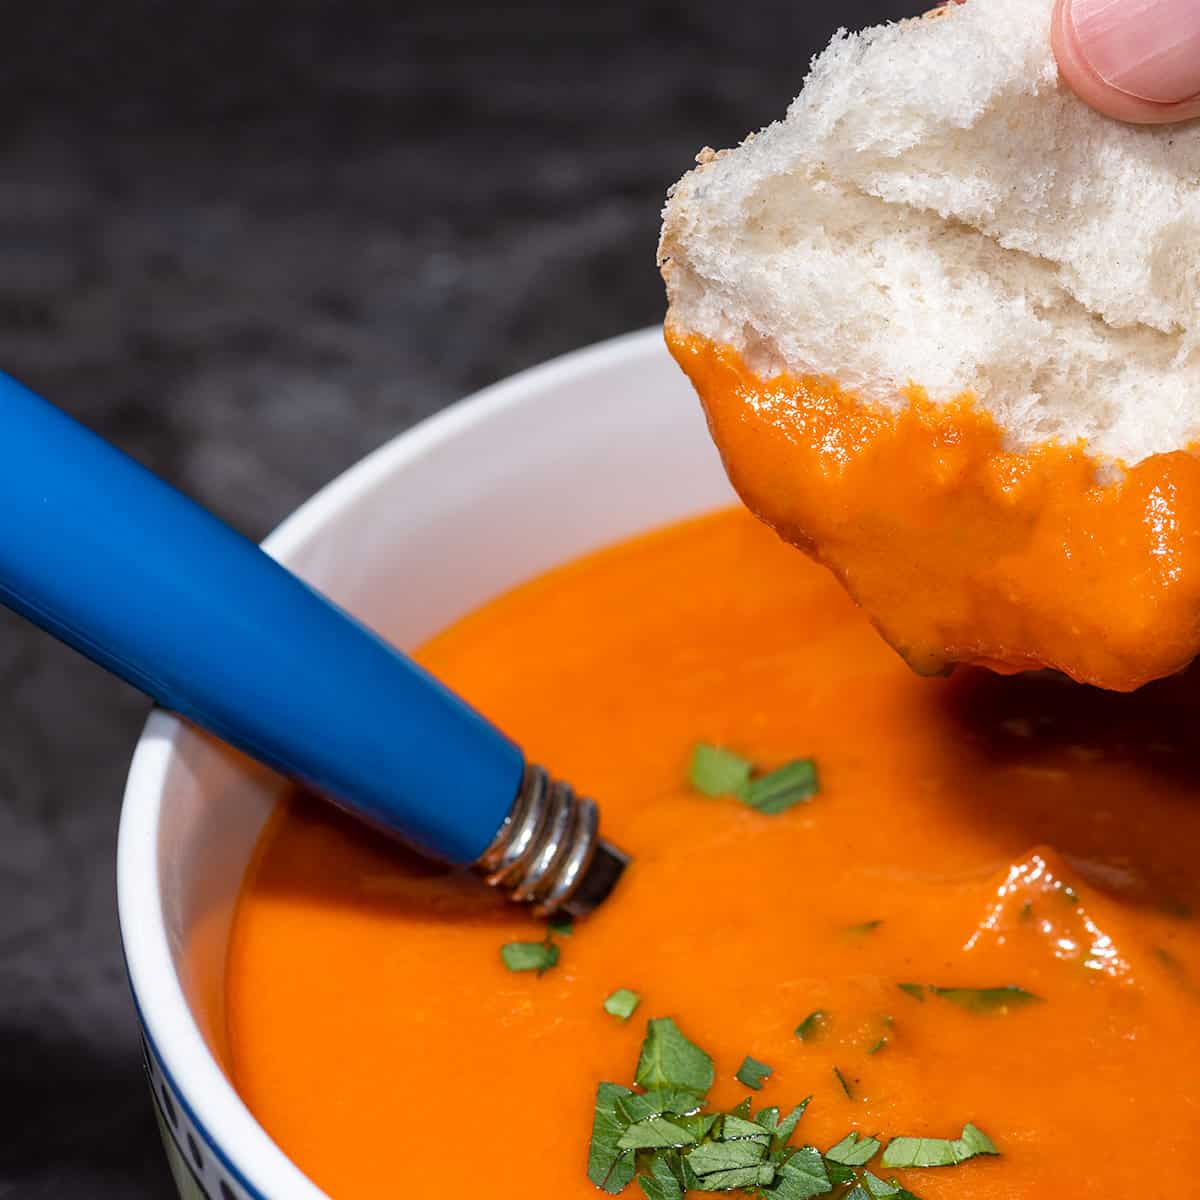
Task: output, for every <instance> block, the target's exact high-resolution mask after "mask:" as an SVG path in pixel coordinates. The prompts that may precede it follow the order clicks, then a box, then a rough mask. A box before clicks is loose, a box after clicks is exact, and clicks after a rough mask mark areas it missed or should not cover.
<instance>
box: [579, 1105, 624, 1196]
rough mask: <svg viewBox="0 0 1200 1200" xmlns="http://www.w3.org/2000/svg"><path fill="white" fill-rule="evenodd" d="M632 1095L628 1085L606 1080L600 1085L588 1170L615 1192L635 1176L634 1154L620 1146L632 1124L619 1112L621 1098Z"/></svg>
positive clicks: (594, 1179) (597, 1181)
mask: <svg viewBox="0 0 1200 1200" xmlns="http://www.w3.org/2000/svg"><path fill="white" fill-rule="evenodd" d="M632 1095H633V1093H632V1092H631V1091H630V1090H629V1089H628V1088H626V1087H621V1086H620V1084H616V1083H602V1084H600V1085H599V1086H598V1087H597V1088H596V1112H595V1116H594V1117H593V1119H592V1140H591V1143H590V1145H589V1146H588V1168H587V1173H588V1178H589V1179H590V1180H591V1181H592V1182H593V1183H594V1184H595V1185H596V1186H597V1187H598V1188H600V1189H602V1190H603V1191H606V1192H609V1193H610V1194H611V1195H616V1194H617V1192H620V1191H622V1190H623V1189H624V1188H625V1186H626V1185H627V1184H628V1183H629V1181H630V1180H631V1179H632V1178H633V1172H634V1159H633V1155H632V1154H628V1153H626V1152H624V1151H622V1150H621V1149H620V1148H619V1147H618V1146H617V1143H618V1142H619V1141H620V1140H621V1135H622V1134H623V1133H624V1132H625V1128H626V1126H627V1124H628V1122H627V1121H625V1120H623V1119H622V1118H621V1116H620V1115H619V1114H618V1112H617V1101H619V1100H622V1099H624V1098H626V1097H628V1096H632Z"/></svg>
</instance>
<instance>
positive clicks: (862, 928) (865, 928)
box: [846, 917, 883, 934]
mask: <svg viewBox="0 0 1200 1200" xmlns="http://www.w3.org/2000/svg"><path fill="white" fill-rule="evenodd" d="M882 924H883V918H882V917H877V918H876V919H875V920H874V921H860V922H859V923H858V924H857V925H848V926H847V927H846V932H847V933H850V934H860V933H874V932H875V930H876V929H878V928H879V927H880V925H882Z"/></svg>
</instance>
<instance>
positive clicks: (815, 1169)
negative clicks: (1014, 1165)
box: [588, 1017, 997, 1200]
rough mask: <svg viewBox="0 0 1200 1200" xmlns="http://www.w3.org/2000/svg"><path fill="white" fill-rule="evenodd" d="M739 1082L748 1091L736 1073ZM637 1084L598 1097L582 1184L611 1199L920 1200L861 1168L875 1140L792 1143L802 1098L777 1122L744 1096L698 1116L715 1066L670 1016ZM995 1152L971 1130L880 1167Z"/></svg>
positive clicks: (646, 1051) (916, 1142) (650, 1039)
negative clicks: (635, 1190) (632, 1189)
mask: <svg viewBox="0 0 1200 1200" xmlns="http://www.w3.org/2000/svg"><path fill="white" fill-rule="evenodd" d="M885 1021H890V1018H885ZM743 1068H748V1074H750V1075H751V1076H752V1078H753V1079H754V1080H755V1081H756V1082H757V1083H761V1081H762V1080H763V1079H765V1078H766V1077H767V1076H768V1075H770V1073H771V1068H770V1067H768V1066H767V1065H766V1064H765V1063H760V1062H757V1061H756V1060H755V1059H753V1058H750V1057H747V1059H746V1062H745V1063H743ZM833 1073H834V1076H835V1078H836V1079H837V1081H838V1083H839V1084H840V1085H841V1087H842V1089H843V1091H844V1092H845V1093H846V1095H847V1096H850V1097H851V1098H853V1097H852V1092H851V1089H850V1084H849V1081H848V1080H847V1079H846V1077H845V1076H844V1075H843V1074H842V1072H841V1071H840V1070H838V1068H837V1067H834V1068H833ZM738 1077H739V1078H741V1079H742V1082H744V1083H747V1085H748V1086H754V1083H752V1082H750V1080H749V1079H748V1078H742V1071H741V1070H739V1074H738ZM637 1078H638V1083H639V1084H640V1085H641V1086H642V1087H646V1088H647V1090H645V1091H635V1090H633V1089H631V1088H626V1087H621V1086H620V1085H618V1084H613V1083H602V1084H600V1085H599V1087H598V1088H597V1089H596V1110H595V1118H594V1121H593V1125H592V1141H591V1145H590V1147H589V1150H588V1178H589V1179H590V1180H591V1181H592V1182H593V1183H594V1184H596V1186H597V1187H600V1188H601V1189H603V1190H604V1191H606V1192H608V1193H609V1194H611V1195H615V1194H617V1193H618V1192H621V1191H622V1190H624V1188H625V1187H626V1186H627V1185H628V1184H629V1183H630V1182H631V1181H632V1180H634V1179H636V1180H637V1183H638V1187H639V1188H640V1189H641V1193H642V1195H643V1196H644V1197H645V1200H685V1197H686V1196H687V1195H688V1194H689V1193H691V1192H731V1191H739V1192H750V1193H753V1196H754V1197H755V1198H756V1200H816V1198H817V1197H823V1196H831V1195H832V1196H833V1197H834V1200H917V1197H915V1196H914V1195H913V1194H912V1193H911V1192H909V1191H907V1190H905V1189H904V1188H903V1187H901V1186H900V1184H899V1183H897V1182H896V1180H895V1179H893V1180H891V1182H890V1183H887V1182H884V1180H883V1179H882V1178H881V1177H880V1176H878V1175H875V1174H874V1173H872V1172H871V1171H869V1170H867V1169H866V1168H867V1164H868V1163H869V1162H871V1161H872V1160H873V1159H874V1158H875V1156H876V1155H878V1154H879V1152H880V1149H881V1142H880V1139H879V1138H877V1137H869V1136H864V1135H863V1134H860V1133H859V1132H857V1131H853V1132H851V1133H849V1134H847V1135H846V1137H844V1138H843V1139H842V1140H841V1141H840V1142H838V1143H837V1145H836V1146H833V1147H832V1148H831V1149H829V1150H828V1151H826V1153H825V1154H822V1153H821V1152H820V1150H818V1149H817V1148H816V1147H815V1146H799V1147H796V1146H792V1145H790V1144H789V1143H790V1140H791V1137H792V1135H793V1133H794V1132H795V1130H796V1126H797V1124H798V1122H799V1121H800V1118H801V1117H802V1116H803V1114H804V1111H805V1109H806V1108H807V1107H808V1103H809V1101H808V1100H807V1099H806V1100H804V1101H802V1102H801V1103H800V1104H798V1105H796V1107H795V1108H794V1109H792V1111H791V1112H790V1113H789V1114H788V1115H787V1116H786V1117H784V1118H783V1119H782V1120H781V1119H780V1113H779V1109H778V1108H777V1107H774V1106H772V1107H769V1108H764V1109H761V1110H760V1111H759V1112H758V1113H756V1114H754V1115H753V1117H752V1116H751V1102H750V1098H749V1097H747V1098H746V1099H744V1100H743V1101H742V1102H741V1103H739V1104H737V1105H736V1106H735V1107H734V1108H733V1109H731V1110H729V1111H727V1112H723V1113H722V1112H707V1113H706V1112H703V1111H701V1110H702V1109H703V1107H704V1106H705V1104H706V1103H707V1099H706V1093H707V1091H708V1088H709V1087H710V1086H711V1084H712V1081H713V1078H714V1072H713V1066H712V1059H711V1058H710V1057H709V1056H708V1055H707V1054H706V1053H705V1052H704V1051H703V1050H702V1049H700V1047H699V1046H697V1045H695V1043H693V1042H691V1041H690V1040H689V1039H688V1038H686V1037H685V1036H684V1035H683V1034H682V1033H681V1032H680V1031H679V1028H678V1026H677V1025H676V1024H675V1022H674V1021H673V1020H671V1019H670V1018H668V1017H660V1018H657V1019H655V1020H652V1021H650V1022H649V1023H648V1025H647V1030H646V1038H645V1041H644V1043H643V1045H642V1051H641V1055H640V1056H639V1059H638V1068H637ZM648 1085H649V1086H648ZM810 1099H811V1097H810ZM996 1153H997V1150H996V1147H995V1146H994V1145H993V1144H992V1141H991V1139H990V1138H988V1136H987V1135H986V1134H984V1133H983V1132H982V1131H981V1130H979V1129H978V1128H977V1127H976V1126H974V1125H970V1124H968V1125H966V1126H964V1127H963V1131H962V1136H961V1137H958V1138H953V1139H944V1138H908V1137H900V1138H894V1139H892V1141H891V1143H890V1144H889V1145H888V1147H887V1149H886V1150H885V1151H884V1155H883V1159H882V1161H883V1163H884V1165H885V1166H895V1167H935V1166H949V1165H953V1164H956V1163H959V1162H965V1161H966V1160H967V1159H969V1158H974V1157H975V1156H976V1155H980V1154H996Z"/></svg>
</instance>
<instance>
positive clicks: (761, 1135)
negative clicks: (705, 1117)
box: [720, 1113, 771, 1146]
mask: <svg viewBox="0 0 1200 1200" xmlns="http://www.w3.org/2000/svg"><path fill="white" fill-rule="evenodd" d="M720 1137H721V1141H723V1142H736V1141H738V1140H739V1139H740V1138H746V1139H748V1140H749V1141H752V1142H761V1143H762V1144H763V1145H764V1146H769V1145H770V1144H771V1134H770V1131H769V1130H766V1129H764V1128H763V1127H762V1126H761V1125H760V1124H759V1123H758V1122H757V1121H747V1120H746V1118H745V1117H739V1116H735V1115H734V1114H733V1113H727V1114H726V1115H725V1116H724V1117H723V1118H722V1119H721V1135H720Z"/></svg>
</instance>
